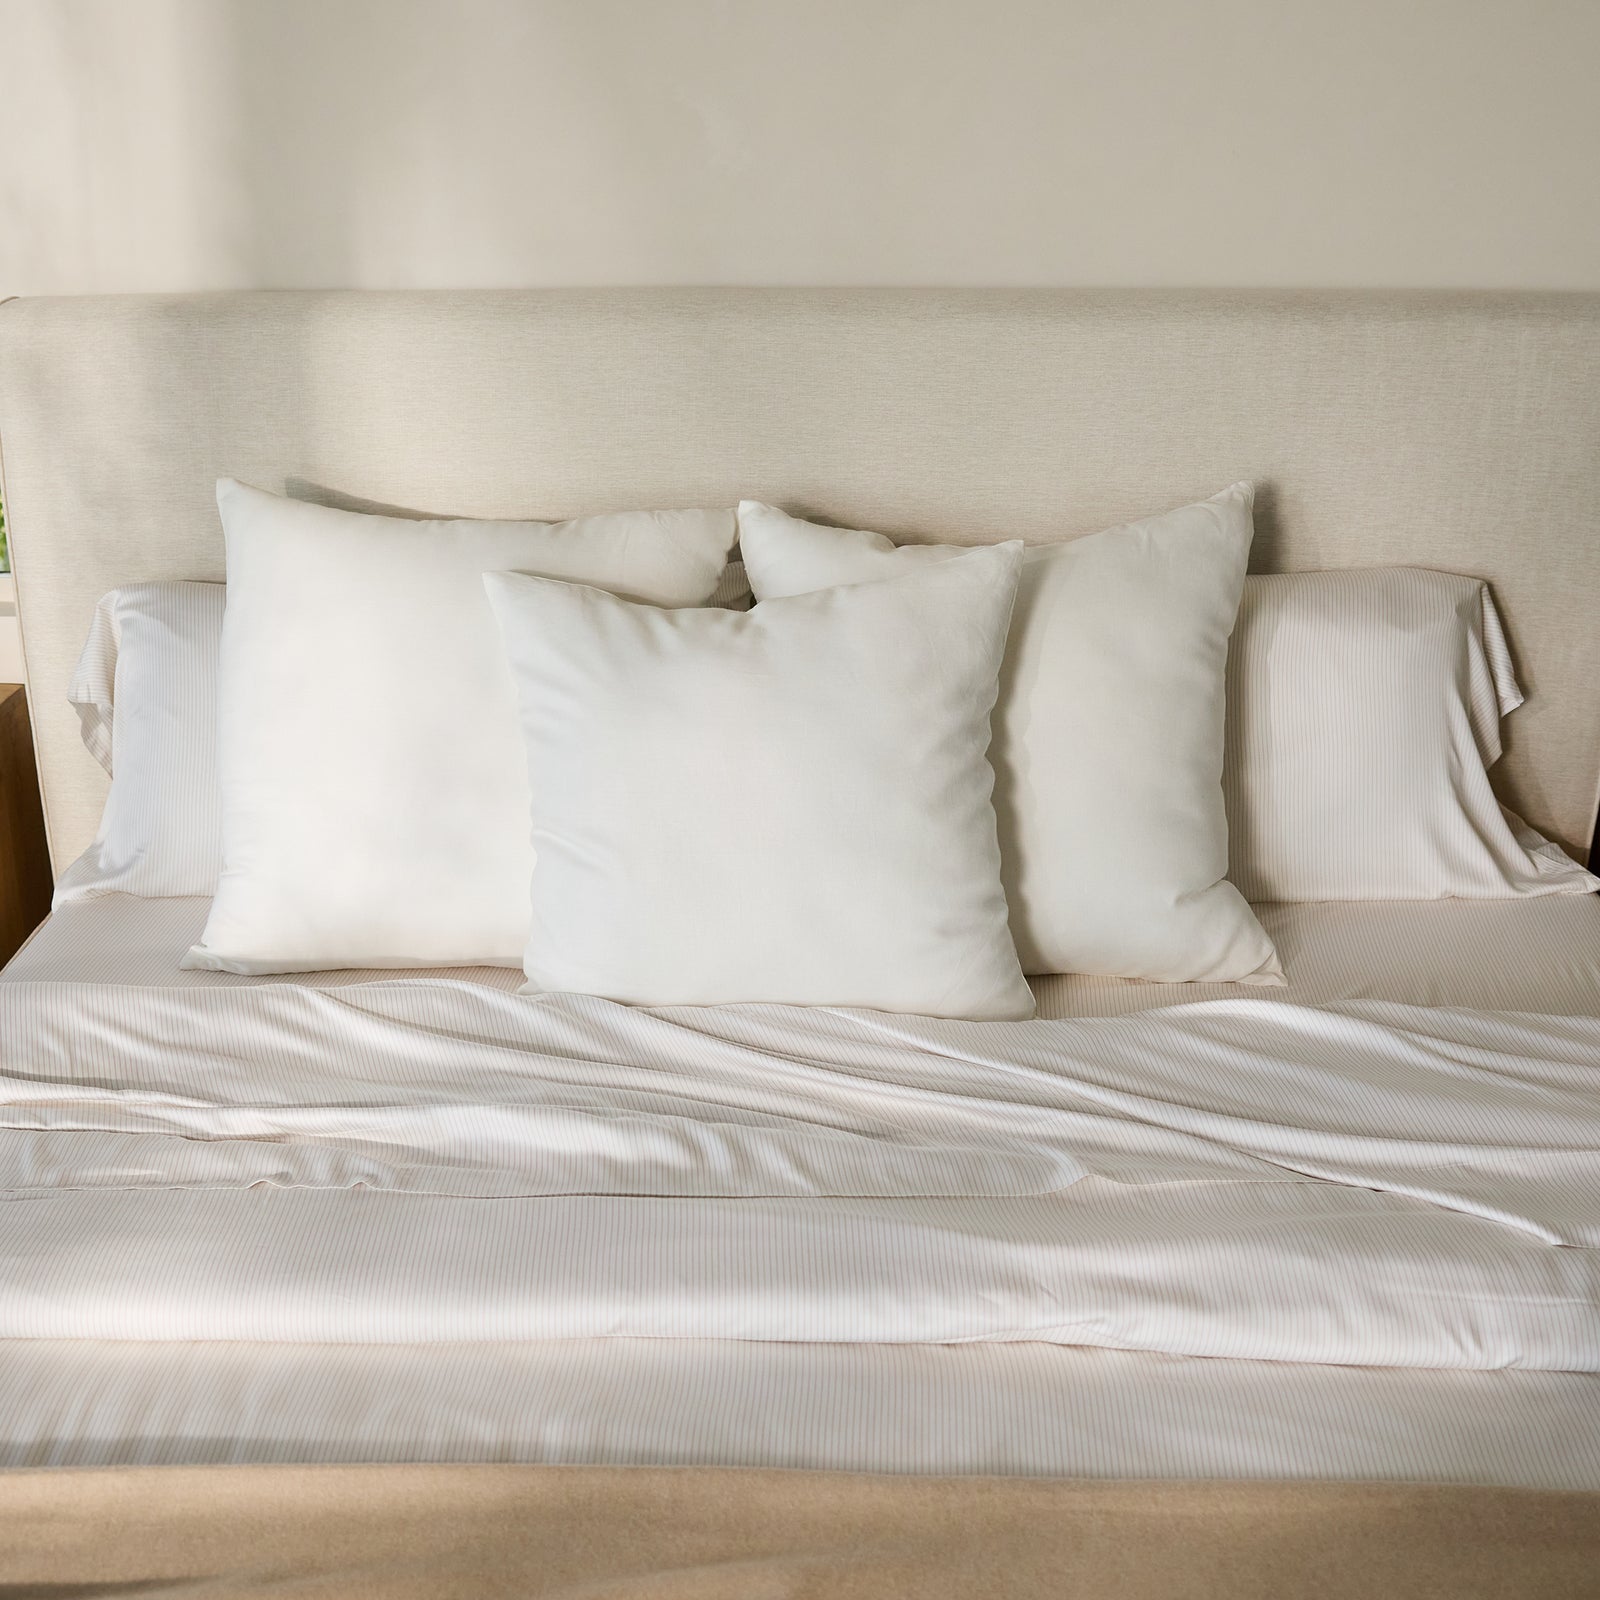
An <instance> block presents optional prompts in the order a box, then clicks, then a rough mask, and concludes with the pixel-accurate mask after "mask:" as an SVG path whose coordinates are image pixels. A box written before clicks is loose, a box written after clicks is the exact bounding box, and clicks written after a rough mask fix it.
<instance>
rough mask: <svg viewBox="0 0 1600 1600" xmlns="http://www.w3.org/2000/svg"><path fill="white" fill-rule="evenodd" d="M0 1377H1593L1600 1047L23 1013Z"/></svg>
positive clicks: (425, 993)
mask: <svg viewBox="0 0 1600 1600" xmlns="http://www.w3.org/2000/svg"><path fill="white" fill-rule="evenodd" d="M0 1061H3V1062H4V1063H5V1075H4V1077H3V1078H0V1129H3V1130H4V1131H0V1194H5V1195H7V1196H8V1197H9V1198H8V1201H7V1203H6V1204H4V1205H0V1259H4V1260H6V1262H7V1263H8V1280H9V1281H8V1285H7V1287H8V1293H7V1294H6V1295H5V1296H4V1297H3V1298H0V1336H4V1337H9V1338H116V1339H156V1340H188V1339H236V1340H252V1341H254V1340H269V1341H270V1340H286V1341H297V1342H312V1343H317V1342H341V1343H348V1342H372V1343H390V1342H412V1341H416V1342H426V1341H440V1340H463V1339H465V1340H479V1339H481V1340H505V1339H565V1338H597V1337H617V1336H631V1337H649V1338H726V1339H755V1340H783V1341H789V1340H805V1341H813V1342H841V1343H912V1342H916V1343H951V1342H965V1341H995V1342H1010V1341H1018V1340H1029V1341H1043V1342H1049V1343H1058V1344H1071V1345H1092V1346H1100V1347H1105V1348H1112V1349H1125V1350H1147V1351H1157V1352H1163V1353H1167V1354H1179V1355H1194V1356H1230V1357H1236V1358H1250V1359H1260V1360H1276V1361H1305V1362H1334V1363H1345V1364H1355V1365H1385V1366H1416V1367H1429V1368H1441V1367H1468V1368H1487V1367H1522V1368H1530V1369H1537V1370H1546V1371H1566V1372H1589V1371H1594V1370H1596V1368H1597V1366H1600V1252H1597V1251H1596V1250H1595V1248H1594V1246H1595V1245H1596V1244H1597V1243H1600V1073H1597V1072H1596V1070H1595V1068H1596V1065H1597V1064H1600V1019H1593V1018H1553V1017H1552V1018H1540V1017H1531V1016H1493V1015H1487V1014H1474V1013H1468V1012H1457V1011H1446V1010H1439V1009H1434V1010H1425V1009H1422V1008H1416V1007H1404V1006H1397V1005H1391V1004H1383V1003H1374V1002H1357V1003H1351V1004H1346V1005H1341V1006H1336V1007H1326V1008H1321V1009H1312V1008H1307V1007H1296V1006H1284V1005H1281V1004H1274V1003H1271V1002H1266V1001H1255V1000H1229V1001H1214V1002H1203V1003H1198V1004H1195V1005H1192V1006H1187V1007H1173V1008H1168V1009H1165V1010H1160V1011H1153V1012H1145V1013H1140V1014H1138V1015H1135V1016H1130V1017H1123V1018H1111V1019H1103V1020H1094V1021H1085V1020H1071V1021H1046V1022H1033V1023H1015V1024H967V1023H946V1022H935V1021H931V1020H928V1019H920V1018H909V1017H892V1016H888V1015H886V1014H882V1013H868V1012H838V1011H801V1010H794V1009H788V1008H782V1007H730V1008H724V1009H712V1010H677V1011H657V1012H650V1011H643V1010H634V1009H630V1008H627V1007H624V1006H618V1005H614V1004H611V1003H609V1002H605V1001H600V1000H593V999H586V998H581V997H571V996H556V997H543V998H529V997H522V996H517V995H508V994H503V993H496V992H492V991H487V990H484V989H481V988H479V987H477V986H475V985H472V984H470V983H464V982H460V981H455V980H448V979H416V978H404V979H397V980H392V981H389V982H381V983H372V984H368V985H365V986H361V987H359V988H346V989H343V990H328V989H322V990H318V989H312V988H305V987H299V986H293V985H278V986H259V987H240V986H234V987H229V988H223V989H213V990H197V989H189V990H184V989H173V990H157V991H147V990H141V989H137V988H133V987H122V988H106V987H102V986H84V987H82V988H75V987H74V986H70V985H60V984H29V983H12V984H8V985H5V986H4V987H3V989H0Z"/></svg>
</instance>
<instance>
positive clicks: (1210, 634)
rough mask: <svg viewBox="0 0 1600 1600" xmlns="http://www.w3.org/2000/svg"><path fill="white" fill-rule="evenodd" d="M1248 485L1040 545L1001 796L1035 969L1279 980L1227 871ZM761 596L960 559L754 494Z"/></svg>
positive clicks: (1003, 832)
mask: <svg viewBox="0 0 1600 1600" xmlns="http://www.w3.org/2000/svg"><path fill="white" fill-rule="evenodd" d="M1252 499H1253V496H1252V490H1251V487H1250V485H1249V484H1244V483H1240V484H1235V485H1234V486H1233V487H1232V488H1230V489H1227V490H1225V491H1224V492H1223V493H1222V494H1219V495H1217V496H1215V497H1214V498H1212V499H1210V500H1206V501H1203V502H1201V503H1200V504H1198V505H1192V506H1185V507H1183V508H1182V509H1181V510H1177V511H1169V512H1167V513H1166V514H1165V515H1162V516H1156V517H1150V518H1147V519H1145V520H1144V521H1142V522H1134V523H1130V524H1128V525H1127V526H1125V527H1120V528H1112V529H1110V530H1108V531H1106V532H1104V533H1098V534H1092V535H1090V536H1088V537H1087V538H1080V539H1072V540H1069V541H1066V542H1064V543H1061V544H1050V545H1040V546H1036V547H1034V548H1032V549H1030V550H1028V552H1027V555H1026V558H1025V560H1024V563H1023V568H1022V578H1021V582H1020V585H1019V587H1018V590H1017V605H1016V614H1015V618H1014V621H1013V624H1012V629H1011V641H1010V648H1009V650H1008V651H1007V655H1006V662H1005V667H1004V670H1003V672H1002V676H1001V686H1000V698H999V703H998V705H997V707H996V711H995V746H994V756H993V759H994V767H995V776H996V783H995V809H996V812H997V813H998V816H999V822H1000V848H1001V858H1002V861H1003V863H1004V869H1005V888H1006V897H1007V899H1008V901H1009V902H1010V907H1011V929H1012V933H1013V935H1014V936H1015V939H1016V945H1017V950H1018V952H1019V954H1020V955H1021V957H1022V963H1023V967H1024V970H1025V971H1027V972H1030V973H1047V972H1084V973H1094V974H1097V975H1100V976H1104V977H1124V978H1145V979H1150V980H1152V981H1155V982H1159V983H1181V982H1187V981H1194V982H1208V983H1215V982H1224V981H1235V982H1244V983H1251V982H1254V983H1278V982H1281V981H1282V969H1281V967H1280V966H1279V963H1278V958H1277V955H1276V953H1275V951H1274V950H1273V947H1272V942H1271V940H1269V939H1268V938H1267V935H1266V934H1265V932H1263V930H1262V928H1261V925H1260V923H1258V922H1257V921H1256V919H1255V916H1254V914H1253V913H1252V912H1251V910H1250V908H1249V906H1248V905H1247V904H1246V903H1245V900H1244V897H1243V896H1242V895H1241V894H1240V893H1239V891H1238V890H1237V889H1235V888H1234V886H1233V885H1232V884H1231V883H1229V882H1227V881H1226V877H1227V871H1228V822H1227V813H1226V811H1225V809H1224V806H1223V797H1222V756H1223V731H1224V730H1223V724H1224V715H1225V707H1226V684H1225V674H1226V667H1227V658H1228V636H1229V633H1230V632H1231V630H1232V628H1233V623H1234V617H1235V615H1236V613H1237V611H1238V606H1239V592H1240V587H1241V585H1242V584H1243V582H1244V574H1245V563H1246V560H1247V558H1248V555H1249V551H1250V540H1251V535H1252V531H1253V528H1252V521H1251V507H1252ZM739 536H740V543H741V546H742V552H743V555H744V562H745V568H746V571H747V572H748V574H749V578H750V586H751V588H752V589H753V590H754V592H755V596H756V601H757V607H756V614H757V615H759V614H760V610H761V607H762V606H763V605H766V604H768V603H770V602H771V601H773V600H775V599H778V598H782V597H786V596H792V595H797V594H803V593H806V592H808V591H813V590H818V589H823V588H827V587H829V586H832V585H837V584H863V583H871V582H874V581H876V580H881V579H885V578H890V577H893V576H895V575H896V574H900V573H905V572H909V571H914V570H916V569H918V568H919V567H923V566H926V565H928V564H929V563H933V564H938V563H942V562H946V561H950V560H952V559H955V558H956V557H957V556H958V555H959V554H960V547H958V546H950V545H903V546H898V547H897V546H895V545H894V544H893V543H891V541H890V540H888V539H886V538H884V537H883V536H882V535H881V534H875V533H868V532H864V531H861V530H856V529H845V528H830V527H822V526H820V525H818V524H816V523H810V522H803V521H801V520H800V519H799V518H797V517H791V516H788V515H786V514H785V513H784V512H782V511H779V510H776V509H774V508H773V507H771V506H767V505H761V504H758V503H756V502H754V501H745V502H743V503H741V505H740V507H739Z"/></svg>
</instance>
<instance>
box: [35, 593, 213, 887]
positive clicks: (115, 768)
mask: <svg viewBox="0 0 1600 1600" xmlns="http://www.w3.org/2000/svg"><path fill="white" fill-rule="evenodd" d="M226 593H227V591H226V590H225V589H224V588H223V586H222V585H221V584H220V583H136V584H130V585H128V587H126V588H124V589H113V590H112V591H111V592H110V593H109V594H107V595H104V596H102V597H101V600H100V602H99V604H98V605H97V606H96V607H95V610H94V618H93V620H92V621H91V623H90V625H89V636H88V638H87V639H86V640H85V641H84V646H83V651H82V653H81V654H80V655H79V657H78V664H77V666H76V667H75V668H74V670H73V674H72V682H71V683H70V685H69V686H68V689H67V698H68V699H69V700H70V701H71V702H72V704H73V706H74V707H75V708H76V709H77V712H78V719H79V722H80V723H81V725H82V732H83V742H84V744H85V745H86V746H87V747H88V749H89V752H90V753H91V754H92V755H93V756H94V757H95V759H96V760H97V761H99V763H100V765H101V766H103V767H104V768H105V769H106V771H107V772H108V773H110V774H111V788H110V791H109V792H108V793H107V795H106V803H105V809H104V810H103V811H102V812H101V813H100V827H99V830H98V831H97V832H96V834H95V837H94V842H93V843H92V844H91V845H90V846H89V848H88V849H87V850H85V851H84V853H83V854H82V855H81V856H79V857H78V859H77V860H76V861H74V862H73V863H72V865H71V866H69V867H68V868H67V869H66V871H65V872H63V873H62V874H61V876H60V878H59V879H58V880H57V882H56V893H55V904H56V905H58V906H59V905H64V904H65V903H67V902H68V901H71V900H85V899H91V898H93V897H94V896H96V895H102V894H136V895H145V896H151V897H161V896H166V895H201V894H210V893H211V892H212V891H213V890H214V889H215V888H216V886H217V872H218V870H219V868H220V866H221V862H222V823H221V815H220V807H219V805H218V800H217V762H216V752H217V736H216V723H217V646H218V643H219V641H220V640H221V637H222V611H223V601H224V599H225V596H226Z"/></svg>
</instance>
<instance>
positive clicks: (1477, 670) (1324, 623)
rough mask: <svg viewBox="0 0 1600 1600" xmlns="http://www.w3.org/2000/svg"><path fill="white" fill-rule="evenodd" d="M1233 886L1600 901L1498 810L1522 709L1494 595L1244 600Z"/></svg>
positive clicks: (1370, 572)
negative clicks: (1511, 718)
mask: <svg viewBox="0 0 1600 1600" xmlns="http://www.w3.org/2000/svg"><path fill="white" fill-rule="evenodd" d="M1228 680H1229V711H1228V759H1227V764H1226V767H1225V773H1224V788H1225V791H1226V794H1227V800H1228V814H1229V821H1230V842H1231V847H1232V854H1233V869H1232V874H1231V875H1232V878H1233V881H1234V882H1235V883H1237V884H1238V885H1239V887H1240V889H1241V890H1242V891H1243V892H1244V893H1245V894H1247V895H1248V896H1249V897H1250V898H1251V899H1252V900H1440V899H1461V900H1503V899H1515V898H1522V897H1526V896H1538V895H1550V894H1592V893H1594V891H1595V889H1596V888H1600V884H1597V882H1596V880H1595V879H1594V877H1592V876H1591V875H1590V874H1589V873H1588V872H1586V871H1584V869H1583V868H1582V867H1580V866H1579V865H1578V863H1577V862H1575V861H1573V860H1572V859H1571V858H1570V857H1569V856H1568V855H1566V854H1565V852H1564V851H1562V850H1561V849H1560V847H1559V846H1557V845H1554V844H1551V843H1550V842H1549V841H1548V840H1546V839H1543V838H1541V837H1540V836H1539V835H1538V834H1537V833H1535V832H1534V830H1533V829H1532V828H1530V827H1528V826H1527V824H1526V823H1524V822H1523V821H1522V819H1521V818H1520V817H1517V816H1515V815H1513V814H1512V813H1511V812H1509V811H1507V810H1505V809H1504V808H1503V807H1502V806H1501V805H1500V803H1499V801H1498V800H1497V799H1496V798H1495V793H1494V790H1493V788H1492V787H1491V785H1490V781H1489V769H1490V768H1491V767H1492V766H1493V765H1494V764H1495V762H1496V761H1498V760H1499V759H1500V720H1501V718H1502V717H1503V716H1504V715H1506V714H1507V713H1509V712H1511V711H1514V710H1515V709H1516V708H1517V707H1518V706H1519V705H1521V704H1522V691H1521V690H1520V689H1519V688H1518V687H1517V679H1516V674H1515V672H1514V671H1513V669H1512V664H1511V652H1510V650H1509V649H1508V648H1507V646H1506V639H1505V633H1504V631H1503V630H1502V628H1501V626H1500V617H1499V614H1498V612H1497V611H1496V610H1495V606H1494V601H1493V599H1492V597H1491V596H1490V593H1489V588H1488V585H1487V584H1485V583H1484V582H1483V581H1482V580H1481V579H1479V578H1469V577H1463V576H1461V575H1459V574H1456V573H1451V572H1432V571H1428V570H1426V569H1424V568H1419V567H1374V568H1367V569H1356V570H1351V571H1345V572H1290V573H1283V574H1275V575H1272V576H1265V577H1254V578H1251V579H1250V580H1249V581H1248V582H1247V583H1246V584H1245V588H1244V600H1243V603H1242V605H1241V606H1240V610H1239V622H1238V626H1237V628H1236V629H1235V630H1234V637H1233V650H1232V656H1231V659H1230V661H1229V664H1228Z"/></svg>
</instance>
